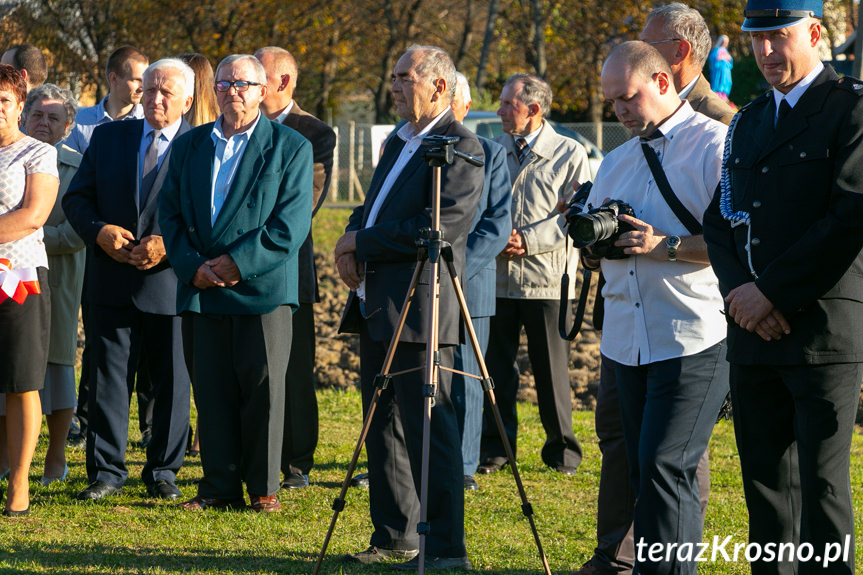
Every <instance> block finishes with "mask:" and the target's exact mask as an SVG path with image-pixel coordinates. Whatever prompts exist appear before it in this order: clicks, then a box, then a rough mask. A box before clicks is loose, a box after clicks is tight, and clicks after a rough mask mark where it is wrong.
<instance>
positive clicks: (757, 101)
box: [737, 90, 773, 114]
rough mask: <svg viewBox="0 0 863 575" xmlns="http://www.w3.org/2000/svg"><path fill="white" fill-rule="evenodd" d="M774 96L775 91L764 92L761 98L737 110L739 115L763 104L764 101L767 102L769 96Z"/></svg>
mask: <svg viewBox="0 0 863 575" xmlns="http://www.w3.org/2000/svg"><path fill="white" fill-rule="evenodd" d="M772 94H773V90H767V91H766V92H764V93H763V94H761V95H760V96H758V97H757V98H755V99H754V100H752V101H751V102H749V103H748V104H746V105H745V106H743V107H742V108H739V109H738V110H737V113H738V114H739V113H740V112H745V111H746V110H748V109H749V108H751V107H752V106H755V105H757V104H760V103H761V102H762V100H767V98H768V96H771V95H772Z"/></svg>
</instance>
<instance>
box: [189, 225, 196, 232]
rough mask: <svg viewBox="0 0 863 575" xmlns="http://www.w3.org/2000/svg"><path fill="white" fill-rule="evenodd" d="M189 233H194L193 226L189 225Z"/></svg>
mask: <svg viewBox="0 0 863 575" xmlns="http://www.w3.org/2000/svg"><path fill="white" fill-rule="evenodd" d="M189 233H190V234H194V233H195V226H189Z"/></svg>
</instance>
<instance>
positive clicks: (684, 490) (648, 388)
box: [615, 341, 728, 574]
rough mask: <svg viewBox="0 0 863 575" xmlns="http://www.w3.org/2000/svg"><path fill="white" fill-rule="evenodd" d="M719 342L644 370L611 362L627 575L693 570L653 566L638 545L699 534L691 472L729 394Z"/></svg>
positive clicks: (695, 538)
mask: <svg viewBox="0 0 863 575" xmlns="http://www.w3.org/2000/svg"><path fill="white" fill-rule="evenodd" d="M724 358H725V342H724V341H723V342H721V343H719V344H716V345H714V346H712V347H709V348H708V349H706V350H704V351H702V352H700V353H696V354H694V355H689V356H686V357H680V358H674V359H669V360H665V361H657V362H654V363H650V364H647V365H640V366H626V365H621V364H617V365H616V366H615V375H616V377H617V386H618V390H619V393H620V406H621V415H622V417H623V433H624V437H625V439H626V453H627V459H628V461H629V467H630V474H631V477H632V484H633V488H634V489H635V495H636V503H635V513H634V524H633V530H634V531H633V532H634V537H635V543H636V564H635V568H634V569H633V573H657V574H679V573H692V574H694V573H695V572H696V565H697V564H696V563H695V562H693V561H688V562H681V561H677V560H676V558H675V557H673V558H672V561H668V562H665V561H663V562H652V561H650V560H649V556H648V554H647V553H646V552H644V553H643V557H642V558H643V559H644V561H643V562H640V561H638V559H639V557H638V546H639V544H640V543H642V542H643V544H646V545H647V547H648V548H649V546H650V544H652V543H657V542H661V543H669V542H677V543H678V544H682V543H692V544H695V543H698V542H701V537H702V516H701V504H700V501H699V492H698V480H697V479H696V468H697V467H698V462H699V460H700V459H701V456H702V454H703V453H704V451H705V450H706V449H707V444H708V442H709V441H710V434H711V433H712V431H713V425H714V424H715V422H716V416H717V414H718V413H719V408H720V407H721V406H722V402H723V400H724V399H725V396H726V395H727V394H728V363H727V362H726V361H725V359H724Z"/></svg>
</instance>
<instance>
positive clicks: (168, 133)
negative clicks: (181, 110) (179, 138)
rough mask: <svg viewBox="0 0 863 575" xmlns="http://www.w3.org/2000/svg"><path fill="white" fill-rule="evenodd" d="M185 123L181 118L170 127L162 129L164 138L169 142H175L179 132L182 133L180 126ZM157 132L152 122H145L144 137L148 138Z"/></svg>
mask: <svg viewBox="0 0 863 575" xmlns="http://www.w3.org/2000/svg"><path fill="white" fill-rule="evenodd" d="M182 123H183V118H182V117H180V118H178V119H177V121H176V122H174V123H173V124H171V125H170V126H166V127H164V128H162V136H164V137H165V138H166V139H167V140H168V141H169V142H171V141H173V140H174V136H176V135H177V132H179V131H180V124H182ZM153 130H155V128H154V127H153V126H151V125H150V122H148V121H147V120H144V134H143V137H144V138H146V137H147V136H148V135H149V134H150V132H152V131H153Z"/></svg>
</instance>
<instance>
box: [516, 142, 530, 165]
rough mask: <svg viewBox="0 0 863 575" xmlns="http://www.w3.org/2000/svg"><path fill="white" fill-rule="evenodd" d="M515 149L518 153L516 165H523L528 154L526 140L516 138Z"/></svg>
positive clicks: (528, 149)
mask: <svg viewBox="0 0 863 575" xmlns="http://www.w3.org/2000/svg"><path fill="white" fill-rule="evenodd" d="M515 149H516V150H517V151H518V163H519V164H523V163H524V159H525V158H526V157H527V153H528V152H530V146H528V145H527V140H525V139H524V138H516V140H515Z"/></svg>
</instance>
